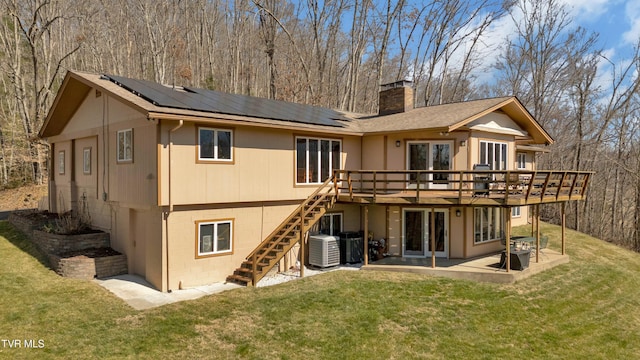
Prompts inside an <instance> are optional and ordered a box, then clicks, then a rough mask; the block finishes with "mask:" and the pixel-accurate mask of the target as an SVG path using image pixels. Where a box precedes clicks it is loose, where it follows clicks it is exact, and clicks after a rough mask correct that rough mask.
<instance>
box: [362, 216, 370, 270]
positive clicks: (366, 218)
mask: <svg viewBox="0 0 640 360" xmlns="http://www.w3.org/2000/svg"><path fill="white" fill-rule="evenodd" d="M363 240H364V265H365V266H366V265H369V206H368V205H365V206H364V239H363Z"/></svg>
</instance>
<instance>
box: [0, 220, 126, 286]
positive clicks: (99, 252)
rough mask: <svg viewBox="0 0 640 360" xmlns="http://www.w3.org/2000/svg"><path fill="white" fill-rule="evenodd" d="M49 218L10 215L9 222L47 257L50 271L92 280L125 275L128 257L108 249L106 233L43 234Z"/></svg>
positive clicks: (109, 244) (108, 238)
mask: <svg viewBox="0 0 640 360" xmlns="http://www.w3.org/2000/svg"><path fill="white" fill-rule="evenodd" d="M51 220H52V219H47V218H46V216H45V217H42V218H41V219H40V218H37V217H36V218H34V217H30V216H21V212H15V213H11V214H10V215H9V222H10V223H11V224H13V226H15V227H16V228H17V229H18V230H20V231H21V232H22V233H24V234H25V235H26V236H27V237H28V238H29V239H30V240H31V242H33V243H34V244H35V245H36V247H37V248H38V249H39V250H40V251H42V252H43V253H45V254H47V256H48V258H49V264H50V266H51V268H52V269H53V270H54V271H55V272H56V273H58V274H60V275H62V276H65V277H70V278H75V279H87V280H90V279H93V278H96V277H98V278H102V277H109V276H115V275H121V274H127V273H128V269H127V257H126V255H123V254H120V253H119V252H117V251H114V250H113V249H111V248H110V246H111V240H110V237H109V233H106V232H96V233H90V234H78V235H60V234H53V233H48V232H46V231H42V230H41V229H43V227H44V225H45V224H47V223H49V222H50V221H51Z"/></svg>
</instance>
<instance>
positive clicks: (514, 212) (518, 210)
mask: <svg viewBox="0 0 640 360" xmlns="http://www.w3.org/2000/svg"><path fill="white" fill-rule="evenodd" d="M520 216H522V210H521V208H520V206H516V207H512V208H511V217H520Z"/></svg>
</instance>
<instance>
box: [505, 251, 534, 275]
mask: <svg viewBox="0 0 640 360" xmlns="http://www.w3.org/2000/svg"><path fill="white" fill-rule="evenodd" d="M509 255H510V259H511V266H510V269H511V270H524V269H526V268H528V267H529V257H530V256H531V250H519V251H516V250H514V251H511V252H510V254H509ZM506 266H507V251H506V250H503V251H502V254H501V255H500V269H502V268H506Z"/></svg>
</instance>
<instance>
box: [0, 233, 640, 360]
mask: <svg viewBox="0 0 640 360" xmlns="http://www.w3.org/2000/svg"><path fill="white" fill-rule="evenodd" d="M526 230H527V229H525V228H520V229H516V232H518V231H519V232H523V231H526ZM542 231H543V232H544V233H545V234H548V235H550V244H549V246H550V247H551V248H554V249H559V246H560V243H559V238H560V236H559V234H560V231H559V228H558V227H556V226H551V225H545V224H543V226H542ZM567 235H568V239H569V240H568V245H567V251H568V253H569V255H570V256H571V261H570V263H569V264H566V265H562V266H559V267H556V268H554V269H552V270H549V271H546V272H544V273H542V274H539V275H536V276H534V277H532V278H529V279H527V280H524V281H521V282H518V283H516V284H512V285H498V284H480V283H474V282H470V281H460V280H450V279H444V278H433V277H428V276H423V275H415V274H398V273H383V272H373V271H366V272H364V271H363V272H360V271H336V272H330V273H327V274H322V275H317V276H313V277H309V278H305V279H302V280H298V281H292V282H290V283H287V284H281V285H277V286H273V287H268V288H258V289H255V288H246V289H244V288H243V289H237V290H233V291H229V292H225V293H222V294H218V295H214V296H209V297H205V298H201V299H198V300H194V301H188V302H182V303H176V304H172V305H167V306H163V307H160V308H156V309H151V310H146V311H135V310H133V309H131V308H129V307H128V306H127V305H126V304H124V303H123V302H122V301H121V300H119V299H118V298H116V297H114V296H113V295H111V294H110V293H109V292H108V291H106V290H104V289H103V288H101V287H100V286H98V285H96V284H94V283H92V282H86V281H80V280H70V279H64V278H61V277H59V276H57V275H56V274H55V273H53V272H52V271H51V270H49V269H47V268H46V267H44V266H43V265H42V264H41V262H40V261H39V260H38V258H37V255H35V252H34V251H33V248H32V247H31V246H30V245H29V244H28V243H27V242H26V241H25V240H24V238H23V237H22V236H21V235H20V234H18V232H17V231H16V230H14V229H13V227H12V226H11V225H10V224H8V223H7V222H0V340H5V341H3V342H0V358H12V359H15V358H69V359H70V358H76V359H80V358H83V359H86V358H156V359H168V358H169V359H176V358H177V359H186V358H222V359H230V358H254V359H269V358H282V359H361V358H371V359H411V358H442V359H444V358H446V359H462V358H468V359H498V358H511V357H520V358H540V359H553V358H556V359H568V358H571V359H576V358H609V359H637V358H640V311H638V310H639V309H640V276H639V274H640V255H638V254H635V253H632V252H629V251H627V250H623V249H620V248H617V247H615V246H612V245H610V244H607V243H604V242H602V241H600V240H596V239H593V238H590V237H588V236H585V235H582V234H579V233H575V232H571V231H568V232H567ZM13 339H19V340H21V342H22V345H24V340H25V339H27V340H34V343H33V344H34V345H41V344H42V345H44V347H43V348H37V349H29V348H25V347H24V346H22V347H20V348H9V342H8V340H13ZM38 340H41V342H38Z"/></svg>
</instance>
